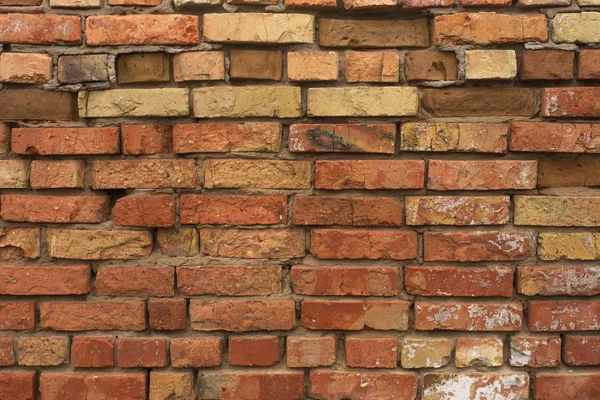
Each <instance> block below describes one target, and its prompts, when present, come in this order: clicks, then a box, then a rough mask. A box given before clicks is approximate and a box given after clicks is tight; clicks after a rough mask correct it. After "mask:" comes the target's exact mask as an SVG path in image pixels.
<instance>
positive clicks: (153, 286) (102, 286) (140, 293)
mask: <svg viewBox="0 0 600 400" xmlns="http://www.w3.org/2000/svg"><path fill="white" fill-rule="evenodd" d="M174 285H175V269H174V268H172V267H135V266H134V267H118V266H102V267H100V268H98V271H97V273H96V279H95V280H94V293H95V294H96V295H98V296H127V297H148V296H156V297H166V296H173V294H174Z"/></svg>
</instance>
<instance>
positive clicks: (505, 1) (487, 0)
mask: <svg viewBox="0 0 600 400" xmlns="http://www.w3.org/2000/svg"><path fill="white" fill-rule="evenodd" d="M461 3H462V5H463V6H465V7H486V6H487V7H502V6H504V7H506V6H508V7H510V6H511V5H512V0H462V1H461Z"/></svg>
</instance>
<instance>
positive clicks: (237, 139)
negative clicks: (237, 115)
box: [173, 122, 281, 153]
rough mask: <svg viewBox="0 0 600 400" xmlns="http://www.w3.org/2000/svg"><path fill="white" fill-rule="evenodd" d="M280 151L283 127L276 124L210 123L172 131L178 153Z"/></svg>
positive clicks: (177, 128)
mask: <svg viewBox="0 0 600 400" xmlns="http://www.w3.org/2000/svg"><path fill="white" fill-rule="evenodd" d="M280 147H281V125H280V124H279V123H276V122H242V123H238V122H209V123H204V124H178V125H175V126H174V127H173V151H174V152H175V153H203V152H211V153H221V152H228V151H239V152H248V151H261V152H276V151H279V148H280Z"/></svg>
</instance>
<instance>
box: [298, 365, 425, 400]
mask: <svg viewBox="0 0 600 400" xmlns="http://www.w3.org/2000/svg"><path fill="white" fill-rule="evenodd" d="M309 378H310V391H309V396H311V397H314V398H317V399H319V398H322V399H357V400H361V399H362V400H365V399H377V398H382V399H384V398H386V397H389V395H390V393H393V396H394V398H395V399H397V400H411V399H415V398H416V396H417V385H418V381H417V376H416V375H415V374H407V373H405V372H364V371H319V370H312V371H310V375H309Z"/></svg>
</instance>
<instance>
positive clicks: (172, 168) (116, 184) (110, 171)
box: [91, 159, 198, 189]
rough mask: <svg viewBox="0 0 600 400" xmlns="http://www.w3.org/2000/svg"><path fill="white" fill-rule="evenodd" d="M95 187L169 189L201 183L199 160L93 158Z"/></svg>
mask: <svg viewBox="0 0 600 400" xmlns="http://www.w3.org/2000/svg"><path fill="white" fill-rule="evenodd" d="M91 171H92V178H91V180H92V188H93V189H165V188H190V189H193V188H195V187H197V186H198V171H197V167H196V161H195V160H183V159H177V160H175V159H152V160H150V159H146V160H102V161H93V162H92V168H91Z"/></svg>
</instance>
